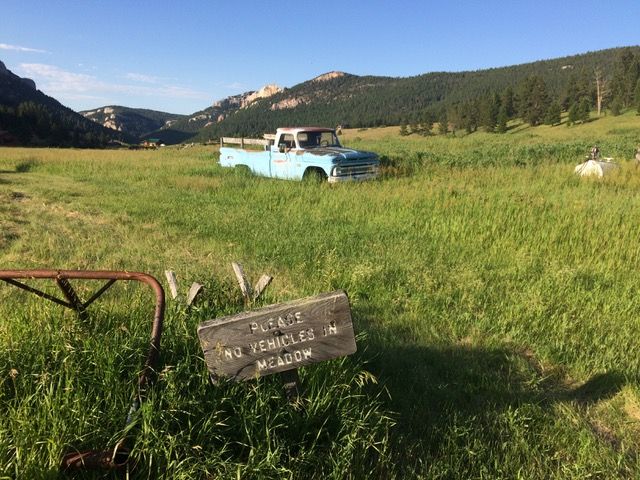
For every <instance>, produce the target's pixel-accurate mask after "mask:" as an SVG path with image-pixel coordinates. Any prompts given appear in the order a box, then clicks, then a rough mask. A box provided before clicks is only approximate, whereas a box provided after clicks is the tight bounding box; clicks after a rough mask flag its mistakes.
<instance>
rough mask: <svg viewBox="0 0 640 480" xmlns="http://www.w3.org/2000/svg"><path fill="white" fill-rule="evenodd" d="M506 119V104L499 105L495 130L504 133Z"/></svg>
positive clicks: (507, 117)
mask: <svg viewBox="0 0 640 480" xmlns="http://www.w3.org/2000/svg"><path fill="white" fill-rule="evenodd" d="M508 120H509V116H508V115H507V107H506V105H502V106H501V107H500V111H499V112H498V120H497V125H496V132H498V133H506V131H507V122H508Z"/></svg>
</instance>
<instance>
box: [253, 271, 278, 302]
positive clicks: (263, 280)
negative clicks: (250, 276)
mask: <svg viewBox="0 0 640 480" xmlns="http://www.w3.org/2000/svg"><path fill="white" fill-rule="evenodd" d="M271 280H273V277H272V276H270V275H267V274H264V275H262V276H261V277H260V280H258V283H256V286H255V287H253V298H252V300H253V301H256V300H257V299H258V298H260V295H262V292H264V290H265V288H267V287H268V286H269V284H270V283H271Z"/></svg>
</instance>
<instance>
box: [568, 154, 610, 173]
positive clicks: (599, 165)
mask: <svg viewBox="0 0 640 480" xmlns="http://www.w3.org/2000/svg"><path fill="white" fill-rule="evenodd" d="M612 160H613V158H610V157H608V158H605V159H604V161H601V160H587V161H586V162H584V163H581V164H580V165H576V168H575V169H574V170H573V171H574V173H576V174H578V175H580V176H581V177H589V176H596V177H604V176H605V175H608V174H609V173H611V172H612V171H613V170H616V169H617V168H619V165H618V164H617V163H614V162H612Z"/></svg>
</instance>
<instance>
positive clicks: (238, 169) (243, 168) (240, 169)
mask: <svg viewBox="0 0 640 480" xmlns="http://www.w3.org/2000/svg"><path fill="white" fill-rule="evenodd" d="M234 172H235V174H236V175H238V176H240V177H248V176H250V175H251V169H250V168H249V167H248V166H247V165H236V166H235V168H234Z"/></svg>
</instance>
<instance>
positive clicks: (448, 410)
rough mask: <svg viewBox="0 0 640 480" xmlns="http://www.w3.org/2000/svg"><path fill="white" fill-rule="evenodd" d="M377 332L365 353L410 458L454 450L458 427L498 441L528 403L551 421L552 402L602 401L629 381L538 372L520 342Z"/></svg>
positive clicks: (617, 376)
mask: <svg viewBox="0 0 640 480" xmlns="http://www.w3.org/2000/svg"><path fill="white" fill-rule="evenodd" d="M370 333H371V334H370V336H369V338H368V340H367V348H366V350H367V351H366V353H364V355H365V356H367V357H369V358H372V360H370V361H369V362H368V369H369V370H370V371H371V372H372V373H373V374H374V375H376V376H377V377H378V379H379V381H380V382H381V383H382V384H383V385H384V386H385V387H386V388H387V389H388V391H389V396H390V398H389V400H388V402H389V403H388V405H387V408H389V409H390V410H392V411H394V412H396V414H397V417H396V420H397V426H396V429H395V435H396V436H397V437H398V438H397V442H394V443H396V445H400V446H401V452H400V453H399V455H400V456H406V457H408V458H412V457H416V456H418V457H422V456H424V455H426V456H429V452H435V451H439V450H441V449H443V448H444V449H446V448H447V447H446V446H445V445H448V444H449V443H450V441H451V432H453V431H456V429H460V428H462V427H464V428H467V427H468V428H472V429H473V430H474V433H470V434H469V435H470V437H469V438H471V440H469V441H470V442H473V441H476V442H477V441H480V442H482V443H484V442H485V440H486V441H487V442H489V443H490V442H491V440H487V439H490V438H500V437H501V436H503V435H505V433H506V432H507V431H508V428H507V427H499V426H498V424H499V422H500V421H503V420H499V419H500V418H504V417H505V416H508V415H509V412H512V411H513V410H515V409H519V408H520V407H522V408H524V409H525V410H531V409H534V410H538V411H539V412H546V413H539V415H540V416H539V417H538V420H532V421H533V422H540V425H542V424H547V423H548V422H550V421H552V420H553V418H554V415H555V414H554V413H553V411H554V410H553V409H552V408H548V407H552V406H553V405H555V404H558V403H573V404H574V405H575V406H576V407H578V408H580V407H585V406H588V405H590V404H595V403H596V402H599V401H602V400H605V399H608V398H611V397H613V396H614V395H616V394H617V393H618V392H619V391H620V390H621V389H622V387H623V386H624V385H625V384H626V382H627V381H628V379H626V378H625V377H624V376H623V375H622V374H620V373H619V372H616V371H610V372H606V373H601V374H597V375H595V376H593V377H592V378H590V379H589V380H588V381H587V382H585V383H583V384H579V385H578V386H576V385H575V384H571V383H569V382H567V380H566V378H565V377H564V375H562V374H557V375H555V376H554V375H553V374H551V375H549V374H548V372H540V371H538V370H537V368H536V366H535V365H534V364H533V363H532V359H531V358H530V357H529V356H527V355H526V354H524V353H522V352H518V351H516V350H513V349H509V348H486V347H475V346H472V345H468V344H464V343H461V344H457V345H452V346H433V347H432V346H418V345H412V344H411V343H410V342H407V343H406V344H403V343H402V337H403V334H402V333H398V334H396V335H393V334H391V333H390V332H388V331H383V332H380V331H371V332H370ZM545 416H548V417H547V418H546V419H545V418H544V417H545ZM503 428H506V430H504V429H503ZM536 428H544V427H542V426H539V427H536ZM474 439H475V440H474ZM489 443H488V444H489ZM405 452H412V453H410V454H407V453H405Z"/></svg>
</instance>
